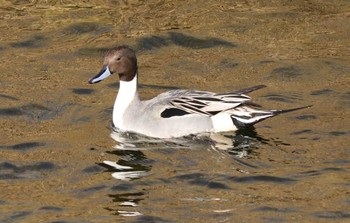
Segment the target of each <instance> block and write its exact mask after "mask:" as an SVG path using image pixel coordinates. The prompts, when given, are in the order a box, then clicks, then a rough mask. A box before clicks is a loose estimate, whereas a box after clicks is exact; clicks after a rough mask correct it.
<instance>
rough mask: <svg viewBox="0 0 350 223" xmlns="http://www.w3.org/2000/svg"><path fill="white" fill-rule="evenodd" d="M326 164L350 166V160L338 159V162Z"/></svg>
mask: <svg viewBox="0 0 350 223" xmlns="http://www.w3.org/2000/svg"><path fill="white" fill-rule="evenodd" d="M326 163H330V164H338V165H348V164H350V160H344V159H336V160H333V161H330V162H326Z"/></svg>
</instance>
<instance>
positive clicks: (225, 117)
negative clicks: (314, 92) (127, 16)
mask: <svg viewBox="0 0 350 223" xmlns="http://www.w3.org/2000/svg"><path fill="white" fill-rule="evenodd" d="M111 74H118V76H119V92H118V95H117V98H116V100H115V103H114V108H113V124H114V126H115V127H116V128H118V129H119V130H121V131H128V132H135V133H140V134H143V135H146V136H150V137H156V138H173V137H181V136H186V135H190V134H198V133H204V132H226V131H236V130H238V129H242V128H247V127H250V126H252V125H254V124H255V123H257V122H260V121H262V120H264V119H267V118H270V117H273V116H276V115H279V114H281V113H285V112H290V111H295V110H299V109H302V108H306V107H309V106H305V107H300V108H293V109H288V110H261V109H259V108H260V106H259V105H257V104H255V103H253V102H251V101H250V100H251V98H250V97H249V96H247V95H245V94H246V93H249V92H252V91H255V90H258V89H260V88H263V87H265V86H264V85H258V86H254V87H251V88H247V89H243V90H240V91H236V92H229V93H212V92H207V91H195V90H171V91H168V92H164V93H162V94H160V95H158V96H156V97H155V98H153V99H150V100H146V101H141V100H140V97H139V94H138V92H137V78H138V68H137V59H136V55H135V53H134V51H133V50H132V49H131V48H129V47H128V46H118V47H115V48H113V49H110V50H109V51H108V52H107V54H106V56H105V59H104V64H103V68H102V70H101V71H100V72H99V73H98V74H97V75H96V76H94V77H93V78H91V79H90V80H89V83H90V84H94V83H98V82H100V81H102V80H103V79H105V78H107V77H108V76H110V75H111Z"/></svg>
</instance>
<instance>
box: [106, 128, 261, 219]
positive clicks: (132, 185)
mask: <svg viewBox="0 0 350 223" xmlns="http://www.w3.org/2000/svg"><path fill="white" fill-rule="evenodd" d="M111 137H112V138H113V139H114V140H115V141H116V145H115V146H114V150H113V151H108V152H107V153H109V154H113V155H115V156H116V157H117V159H116V160H114V161H111V160H105V161H104V162H103V163H101V164H100V165H101V166H103V167H105V168H106V169H107V171H108V172H110V173H111V174H112V177H113V178H115V179H117V180H118V183H117V184H116V185H115V186H114V187H113V188H112V191H117V192H116V193H114V194H110V195H109V197H111V198H112V199H113V201H114V202H116V203H118V208H112V209H110V208H108V210H110V211H111V212H113V214H116V215H122V216H138V215H142V213H141V212H140V210H139V208H138V206H139V202H141V201H142V200H144V199H145V197H146V196H147V195H146V194H147V189H145V186H147V185H148V184H152V183H150V182H147V179H149V178H147V176H148V175H150V174H151V170H152V165H153V164H154V162H155V161H154V160H152V159H150V158H148V157H147V156H146V155H145V154H148V153H147V151H149V150H155V149H161V150H162V151H164V150H165V151H176V149H179V150H182V149H191V150H200V151H203V149H207V150H210V151H211V152H212V153H213V156H223V154H224V156H226V157H230V156H232V158H233V160H236V159H237V160H241V159H242V158H244V157H247V156H249V155H250V154H251V153H252V152H253V151H254V149H255V148H257V147H258V145H259V144H260V145H261V143H268V140H266V139H263V138H262V137H260V136H258V135H257V134H256V132H255V131H254V130H252V131H248V132H238V133H236V134H232V133H225V134H222V133H206V134H200V135H196V136H187V137H182V138H174V139H167V140H164V139H157V138H150V137H146V136H143V135H139V134H135V133H130V132H121V131H114V130H113V131H112V133H111ZM141 179H142V180H141Z"/></svg>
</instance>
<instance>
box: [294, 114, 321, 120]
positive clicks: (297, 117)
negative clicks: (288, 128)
mask: <svg viewBox="0 0 350 223" xmlns="http://www.w3.org/2000/svg"><path fill="white" fill-rule="evenodd" d="M295 119H297V120H302V121H309V120H315V119H317V117H316V116H315V115H299V116H296V117H295Z"/></svg>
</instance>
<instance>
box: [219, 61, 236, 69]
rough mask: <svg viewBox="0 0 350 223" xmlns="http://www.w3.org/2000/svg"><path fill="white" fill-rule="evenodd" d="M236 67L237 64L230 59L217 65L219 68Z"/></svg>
mask: <svg viewBox="0 0 350 223" xmlns="http://www.w3.org/2000/svg"><path fill="white" fill-rule="evenodd" d="M238 65H239V63H237V62H235V61H233V60H231V59H223V60H222V61H221V62H220V64H219V66H220V67H224V68H235V67H237V66H238Z"/></svg>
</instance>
